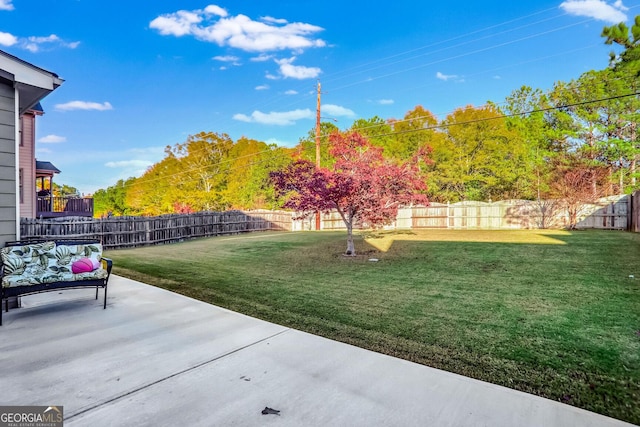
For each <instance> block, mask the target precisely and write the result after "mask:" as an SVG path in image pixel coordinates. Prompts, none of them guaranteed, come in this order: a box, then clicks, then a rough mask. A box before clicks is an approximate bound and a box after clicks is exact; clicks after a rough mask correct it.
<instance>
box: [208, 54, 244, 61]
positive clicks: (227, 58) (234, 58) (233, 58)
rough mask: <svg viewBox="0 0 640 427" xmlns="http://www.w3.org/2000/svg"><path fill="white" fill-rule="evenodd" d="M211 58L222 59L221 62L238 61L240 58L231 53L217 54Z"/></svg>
mask: <svg viewBox="0 0 640 427" xmlns="http://www.w3.org/2000/svg"><path fill="white" fill-rule="evenodd" d="M213 59H215V60H216V61H222V62H238V61H239V60H240V58H238V57H237V56H233V55H218V56H214V57H213Z"/></svg>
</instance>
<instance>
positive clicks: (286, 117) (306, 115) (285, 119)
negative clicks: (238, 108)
mask: <svg viewBox="0 0 640 427" xmlns="http://www.w3.org/2000/svg"><path fill="white" fill-rule="evenodd" d="M314 117H315V113H314V112H312V111H311V110H309V109H308V108H305V109H304V110H299V109H298V110H293V111H284V112H275V111H272V112H270V113H263V112H262V111H257V110H256V111H254V112H253V113H251V116H247V115H246V114H236V115H234V116H233V118H234V120H239V121H241V122H246V123H260V124H264V125H276V126H288V125H293V124H295V122H296V121H297V120H302V119H313V118H314Z"/></svg>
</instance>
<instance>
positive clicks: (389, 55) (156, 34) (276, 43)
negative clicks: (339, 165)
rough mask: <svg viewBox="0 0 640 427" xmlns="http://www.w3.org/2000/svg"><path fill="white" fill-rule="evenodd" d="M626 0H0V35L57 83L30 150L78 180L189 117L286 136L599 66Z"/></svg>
mask: <svg viewBox="0 0 640 427" xmlns="http://www.w3.org/2000/svg"><path fill="white" fill-rule="evenodd" d="M638 14H640V0H624V1H620V0H565V1H549V0H538V1H535V2H533V1H522V2H517V1H516V2H514V1H511V2H506V1H492V0H485V1H478V0H468V1H457V2H444V1H441V2H426V1H425V2H415V1H410V0H395V1H393V2H388V3H387V4H383V3H372V2H368V1H367V2H365V1H344V0H343V1H335V0H325V1H323V2H312V1H307V0H278V1H270V0H263V1H242V0H235V1H228V0H227V1H222V0H220V1H217V2H214V3H210V2H207V1H206V0H204V1H191V0H183V1H179V2H178V1H168V0H157V1H153V2H142V1H128V2H124V1H121V0H112V1H108V2H106V1H97V0H36V1H33V0H32V1H26V0H0V49H1V50H4V51H6V52H9V53H11V54H13V55H15V56H18V57H19V58H21V59H24V60H26V61H28V62H31V63H32V64H34V65H37V66H39V67H42V68H44V69H47V70H49V71H52V72H54V73H56V74H58V75H59V76H60V77H61V78H63V79H64V80H65V83H64V84H63V85H62V86H61V87H60V88H58V89H57V90H56V91H55V92H53V93H52V94H51V95H49V96H48V97H47V98H45V99H44V101H43V103H42V105H43V107H44V109H45V115H44V116H43V117H41V118H39V121H38V125H37V143H36V156H37V158H38V159H39V160H48V161H51V162H53V163H54V164H55V165H56V166H57V167H58V168H59V169H61V170H62V173H61V174H60V175H58V176H57V178H56V181H57V182H58V183H60V184H68V185H72V186H74V187H76V188H78V189H79V190H80V191H81V192H83V193H92V192H93V191H95V190H97V189H99V188H106V187H108V186H110V185H113V184H115V183H116V181H117V180H118V179H126V178H128V177H130V176H139V175H141V174H142V173H143V172H144V170H145V169H146V168H147V167H148V166H150V165H151V164H153V163H155V162H157V161H159V160H161V159H162V158H163V157H164V148H165V147H166V146H168V145H171V146H172V145H174V144H177V143H182V142H184V141H185V140H186V138H187V136H188V135H191V134H195V133H198V132H201V131H206V132H209V131H211V132H219V133H227V134H229V135H230V136H231V137H232V138H233V139H234V140H237V139H238V138H240V137H241V136H246V137H248V138H253V139H257V140H261V141H265V142H268V143H275V144H278V145H282V146H293V145H295V144H296V143H297V142H298V140H299V139H300V138H301V137H304V136H305V135H307V133H308V132H309V131H310V130H311V129H313V128H314V126H315V107H316V93H315V91H316V83H317V81H318V80H319V81H320V82H321V84H322V91H323V94H322V104H323V108H322V116H323V117H325V118H330V119H335V120H337V121H336V124H337V125H338V126H339V127H340V128H347V127H349V126H350V125H351V124H352V123H353V121H354V120H356V119H358V118H365V119H367V118H371V117H373V116H376V115H377V116H379V117H381V118H383V119H389V118H402V117H403V116H404V115H405V113H406V112H407V111H409V110H412V109H413V108H414V107H415V106H416V105H422V106H423V107H425V108H426V109H428V110H430V111H431V112H433V113H434V114H436V115H437V116H438V117H439V118H444V117H445V116H446V115H447V114H448V113H450V112H451V111H453V110H454V109H455V108H458V107H463V106H465V105H468V104H472V105H476V106H479V105H482V104H484V103H485V102H486V101H489V100H490V101H494V102H497V103H500V102H502V101H504V99H505V97H506V96H508V95H509V94H510V93H511V92H512V91H513V90H515V89H517V88H519V87H520V86H522V85H529V86H532V87H536V88H541V89H549V88H551V87H552V85H553V83H554V82H555V81H560V80H561V81H568V80H571V79H573V78H577V77H578V76H579V75H580V74H581V73H583V72H585V71H588V70H591V69H602V68H604V67H606V66H607V62H608V56H609V55H608V54H609V52H610V51H611V50H612V47H611V46H606V45H604V43H603V39H602V38H601V37H600V32H601V31H602V28H603V26H605V25H611V24H614V23H618V22H621V21H627V22H628V23H631V21H632V20H633V17H634V16H636V15H638Z"/></svg>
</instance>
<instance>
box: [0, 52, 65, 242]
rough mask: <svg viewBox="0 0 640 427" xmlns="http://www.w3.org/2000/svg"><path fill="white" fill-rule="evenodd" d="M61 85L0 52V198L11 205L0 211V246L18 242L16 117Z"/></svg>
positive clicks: (58, 80)
mask: <svg viewBox="0 0 640 427" xmlns="http://www.w3.org/2000/svg"><path fill="white" fill-rule="evenodd" d="M63 82H64V80H62V79H61V78H60V77H58V76H57V75H56V74H54V73H52V72H49V71H47V70H44V69H42V68H39V67H36V66H35V65H33V64H30V63H28V62H26V61H24V60H22V59H20V58H17V57H15V56H13V55H11V54H8V53H7V52H4V51H2V50H0V110H1V112H2V113H1V114H0V196H2V197H1V199H2V200H3V204H5V203H6V201H7V200H12V202H11V205H12V206H2V207H1V208H0V211H2V212H1V213H2V214H3V215H2V218H1V219H0V246H3V245H4V243H5V242H6V241H9V240H19V239H20V188H19V185H20V117H21V116H22V114H23V113H25V112H26V111H28V110H29V109H30V108H32V107H33V106H34V105H36V104H37V103H38V102H40V101H41V100H42V99H43V98H44V97H45V96H47V95H48V94H49V93H51V92H52V91H54V90H55V89H56V88H58V87H59V86H60V85H61V84H62V83H63ZM12 150H13V152H12ZM25 160H26V159H25ZM34 161H35V160H34ZM24 185H33V186H35V182H33V183H29V182H27V181H25V182H24Z"/></svg>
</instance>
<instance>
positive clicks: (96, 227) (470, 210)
mask: <svg viewBox="0 0 640 427" xmlns="http://www.w3.org/2000/svg"><path fill="white" fill-rule="evenodd" d="M637 195H639V196H640V192H639V193H637ZM634 197H636V196H635V195H634ZM634 197H631V196H626V195H622V196H614V197H608V198H605V199H601V200H599V201H598V202H597V203H593V204H585V205H582V206H581V207H580V209H578V216H577V223H576V228H579V229H584V228H595V229H605V230H629V229H631V230H634V231H640V218H639V216H638V215H639V214H640V207H638V205H640V203H635V202H634V201H633V200H634ZM293 217H294V214H292V213H291V212H284V211H267V210H260V211H244V212H241V211H230V212H198V213H194V214H175V215H163V216H156V217H112V218H82V217H72V218H71V217H65V218H51V219H27V218H22V220H21V222H20V225H21V227H20V228H21V237H23V238H58V237H88V238H95V239H100V240H101V241H102V242H103V245H104V247H105V248H107V249H113V248H126V247H135V246H144V245H154V244H161V243H168V242H176V241H181V240H185V239H191V238H196V237H208V236H219V235H225V234H238V233H246V232H251V231H266V230H282V231H302V230H314V229H315V219H314V218H313V217H312V218H307V219H305V220H294V219H293ZM321 219H322V221H321V228H322V229H323V230H344V229H345V225H344V223H343V221H342V218H341V217H340V215H339V214H338V213H337V212H332V213H329V214H322V215H321ZM634 221H635V222H634ZM569 224H570V223H569V215H568V213H567V207H566V206H565V205H564V204H563V203H562V202H560V201H553V200H546V201H530V200H506V201H500V202H494V203H485V202H459V203H453V204H441V203H432V204H431V205H429V206H426V207H425V206H416V207H410V208H402V209H400V210H399V212H398V216H397V217H396V220H395V221H394V222H393V223H392V224H390V225H388V226H386V227H385V228H386V229H409V228H447V229H496V230H499V229H539V228H566V227H568V226H569ZM356 228H367V224H356Z"/></svg>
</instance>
